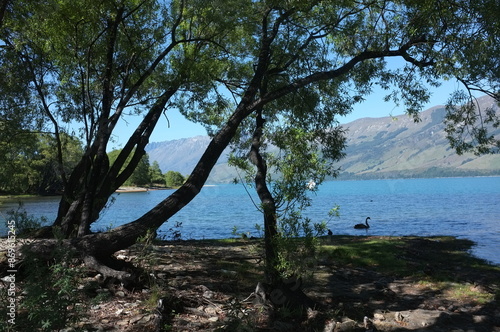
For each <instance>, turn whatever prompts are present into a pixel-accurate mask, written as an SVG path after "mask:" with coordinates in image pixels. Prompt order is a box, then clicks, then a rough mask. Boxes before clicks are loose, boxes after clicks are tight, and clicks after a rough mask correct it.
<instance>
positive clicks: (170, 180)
mask: <svg viewBox="0 0 500 332" xmlns="http://www.w3.org/2000/svg"><path fill="white" fill-rule="evenodd" d="M185 180H186V179H184V176H182V174H181V173H179V172H176V171H168V172H167V173H166V174H165V184H166V185H167V187H179V186H181V185H182V184H183V183H184V181H185Z"/></svg>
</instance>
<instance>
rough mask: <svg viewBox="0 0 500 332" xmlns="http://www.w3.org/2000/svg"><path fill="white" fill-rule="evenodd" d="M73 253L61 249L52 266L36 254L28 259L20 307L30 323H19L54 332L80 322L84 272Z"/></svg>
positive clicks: (52, 259)
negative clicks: (79, 287) (73, 259)
mask: <svg viewBox="0 0 500 332" xmlns="http://www.w3.org/2000/svg"><path fill="white" fill-rule="evenodd" d="M72 257H73V253H71V252H70V251H68V250H67V249H66V248H63V247H62V246H61V247H58V248H57V250H55V251H54V252H53V254H52V257H51V259H50V260H49V264H47V263H46V260H45V259H44V258H41V257H37V254H35V253H27V255H25V258H24V264H25V271H26V278H25V279H24V283H23V292H24V293H25V294H26V295H25V296H24V297H23V298H22V299H21V301H20V308H22V309H24V310H25V311H26V312H27V317H26V320H24V319H23V318H21V317H20V318H19V320H22V321H21V322H18V324H19V325H20V326H23V327H24V328H25V329H39V330H42V331H53V330H58V329H62V328H64V327H66V326H67V324H68V323H69V322H76V321H78V320H79V315H80V314H81V313H80V312H79V310H83V307H81V303H82V299H81V298H79V295H78V294H79V292H78V291H77V288H78V284H79V279H80V278H81V271H80V270H79V268H78V267H76V266H73V263H72Z"/></svg>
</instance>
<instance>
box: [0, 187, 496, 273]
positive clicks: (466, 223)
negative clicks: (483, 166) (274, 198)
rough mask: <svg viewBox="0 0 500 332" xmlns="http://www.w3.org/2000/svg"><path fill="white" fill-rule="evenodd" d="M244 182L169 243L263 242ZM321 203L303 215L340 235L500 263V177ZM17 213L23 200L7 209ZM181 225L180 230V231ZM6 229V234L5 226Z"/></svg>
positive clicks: (122, 213) (203, 203)
mask: <svg viewBox="0 0 500 332" xmlns="http://www.w3.org/2000/svg"><path fill="white" fill-rule="evenodd" d="M249 191H250V192H251V195H250V196H249V194H248V193H247V192H246V191H245V189H244V187H243V186H242V185H241V184H237V185H235V184H222V185H213V186H205V187H204V188H203V190H202V191H201V192H200V194H199V195H198V196H197V197H196V198H195V199H194V200H193V201H192V202H191V203H190V204H189V205H188V206H186V207H185V208H184V209H183V210H181V211H180V212H179V213H177V214H176V215H175V216H173V217H172V218H171V219H170V220H169V222H167V223H165V224H164V225H163V226H162V227H161V228H160V230H159V234H160V235H161V236H163V237H165V238H167V239H168V238H172V235H173V232H174V231H177V232H180V234H181V238H182V239H204V238H227V237H232V236H233V235H232V231H233V228H234V227H235V226H236V227H237V230H238V233H241V232H249V233H250V236H258V235H259V233H258V231H257V230H256V228H255V224H259V225H262V216H261V214H260V213H259V212H258V211H257V208H256V207H255V205H254V204H253V202H252V199H253V200H254V201H255V202H257V201H258V200H257V198H256V195H255V193H253V192H252V189H251V188H250V189H249ZM171 192H172V191H170V190H158V191H149V192H137V193H121V194H115V195H113V198H114V199H113V203H112V204H110V207H109V208H107V209H106V210H105V211H104V212H103V213H102V214H101V217H100V219H99V221H98V222H96V223H95V224H94V225H93V230H105V229H107V228H109V227H114V226H118V225H120V224H122V223H124V222H128V221H131V220H134V219H135V218H138V217H140V216H141V215H142V214H143V213H145V212H146V211H148V210H149V209H151V208H152V207H153V206H155V205H156V204H157V203H159V202H160V201H161V200H163V199H164V198H165V197H167V196H168V195H169V194H170V193H171ZM311 195H312V198H313V205H312V206H311V207H310V208H308V209H307V210H306V211H303V215H304V216H307V217H309V218H311V219H312V220H313V221H323V220H324V221H327V223H328V227H329V228H330V229H331V230H332V231H333V233H334V234H348V235H389V236H405V235H420V236H432V235H452V236H457V237H459V238H467V239H470V240H473V241H475V242H476V243H477V245H476V246H475V247H474V248H473V254H475V255H476V256H478V257H481V258H484V259H487V260H489V261H491V262H493V263H495V264H500V177H477V178H438V179H395V180H365V181H329V182H325V183H324V184H323V185H322V186H320V188H319V191H318V192H316V193H311ZM23 203H24V208H25V209H26V210H27V212H28V213H30V214H33V215H35V216H37V217H40V216H46V217H48V218H49V219H52V218H54V217H55V214H56V210H57V203H58V198H57V197H44V198H29V199H25V198H23ZM335 205H339V206H340V217H339V218H337V217H335V218H331V217H329V215H328V212H329V210H330V209H331V208H332V207H334V206H335ZM13 208H16V201H13V200H7V201H4V202H3V204H2V205H1V206H0V211H2V214H1V216H2V219H5V217H6V215H5V211H7V210H9V209H13ZM368 216H369V217H370V218H371V222H370V226H371V227H370V229H369V230H355V229H354V228H353V226H354V224H357V223H362V222H364V220H365V218H366V217H368ZM176 226H177V227H176ZM0 228H3V229H2V230H0V231H1V232H2V234H4V233H5V227H4V225H2V226H1V227H0Z"/></svg>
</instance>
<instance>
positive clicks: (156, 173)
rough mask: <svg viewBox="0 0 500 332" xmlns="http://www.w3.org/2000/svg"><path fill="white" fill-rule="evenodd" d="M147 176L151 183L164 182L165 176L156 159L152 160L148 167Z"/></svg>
mask: <svg viewBox="0 0 500 332" xmlns="http://www.w3.org/2000/svg"><path fill="white" fill-rule="evenodd" d="M149 176H150V178H151V183H154V184H160V185H164V184H165V178H164V176H163V174H162V172H161V169H160V164H158V162H157V161H156V160H155V161H153V163H152V164H151V166H150V167H149Z"/></svg>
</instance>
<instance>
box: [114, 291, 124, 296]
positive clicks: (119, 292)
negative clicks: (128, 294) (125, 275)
mask: <svg viewBox="0 0 500 332" xmlns="http://www.w3.org/2000/svg"><path fill="white" fill-rule="evenodd" d="M115 295H116V296H119V297H125V292H124V291H118V292H116V293H115Z"/></svg>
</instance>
